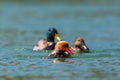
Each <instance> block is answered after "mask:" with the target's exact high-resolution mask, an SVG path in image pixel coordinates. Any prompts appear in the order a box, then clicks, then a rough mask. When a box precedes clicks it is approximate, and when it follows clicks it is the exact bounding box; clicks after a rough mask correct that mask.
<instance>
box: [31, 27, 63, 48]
mask: <svg viewBox="0 0 120 80" xmlns="http://www.w3.org/2000/svg"><path fill="white" fill-rule="evenodd" d="M46 37H47V39H42V40H40V41H38V43H37V45H35V46H34V48H33V50H53V49H54V47H55V42H54V39H57V40H58V41H61V40H62V39H61V38H60V37H59V35H58V32H57V30H56V29H55V28H49V29H48V31H47V34H46Z"/></svg>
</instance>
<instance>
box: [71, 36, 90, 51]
mask: <svg viewBox="0 0 120 80" xmlns="http://www.w3.org/2000/svg"><path fill="white" fill-rule="evenodd" d="M70 49H71V50H72V52H73V53H81V52H89V48H88V47H87V46H86V44H85V42H84V40H83V38H81V37H77V38H75V40H74V44H73V45H72V46H71V47H70Z"/></svg>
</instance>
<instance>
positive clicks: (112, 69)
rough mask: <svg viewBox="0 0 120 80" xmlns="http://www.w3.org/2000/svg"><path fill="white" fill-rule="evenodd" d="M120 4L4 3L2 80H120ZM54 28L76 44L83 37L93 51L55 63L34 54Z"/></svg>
mask: <svg viewBox="0 0 120 80" xmlns="http://www.w3.org/2000/svg"><path fill="white" fill-rule="evenodd" d="M119 2H120V1H119V0H114V1H112V0H110V1H109V2H108V1H107V0H101V1H94V0H92V1H70V2H69V3H68V2H67V1H66V2H64V3H62V2H60V1H58V2H53V3H52V2H49V1H48V2H44V1H43V2H39V1H38V2H29V3H28V2H20V3H19V2H2V3H0V44H1V45H0V80H40V79H42V80H63V79H65V80H78V79H81V80H119V79H120V67H119V66H120V62H119V61H120V58H119V57H120V43H119V41H120V37H119V35H120V32H119V31H120V28H119V25H120V6H119ZM49 27H55V28H57V29H58V31H59V34H60V36H61V37H62V38H63V39H64V40H67V41H68V42H69V44H70V45H72V43H73V41H74V38H75V37H77V36H80V37H83V38H84V40H85V42H86V44H87V46H88V47H89V48H90V50H91V52H90V53H88V54H76V55H73V57H72V58H69V59H68V60H69V61H70V62H71V63H67V62H61V63H56V64H55V63H53V60H54V59H51V58H49V57H47V55H48V54H49V51H48V52H46V51H32V48H33V46H34V45H35V44H36V43H37V41H38V40H39V39H41V38H45V33H46V31H47V30H48V28H49Z"/></svg>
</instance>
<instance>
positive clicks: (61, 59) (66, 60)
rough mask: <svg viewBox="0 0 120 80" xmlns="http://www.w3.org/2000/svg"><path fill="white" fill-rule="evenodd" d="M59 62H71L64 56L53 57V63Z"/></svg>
mask: <svg viewBox="0 0 120 80" xmlns="http://www.w3.org/2000/svg"><path fill="white" fill-rule="evenodd" d="M60 62H67V63H70V64H72V63H73V62H72V61H70V60H69V59H66V58H55V59H54V60H53V63H60Z"/></svg>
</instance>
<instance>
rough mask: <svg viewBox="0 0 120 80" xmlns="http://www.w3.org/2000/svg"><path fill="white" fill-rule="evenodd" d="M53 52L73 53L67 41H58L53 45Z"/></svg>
mask: <svg viewBox="0 0 120 80" xmlns="http://www.w3.org/2000/svg"><path fill="white" fill-rule="evenodd" d="M54 51H55V53H56V54H57V53H58V54H59V53H67V54H73V52H72V51H71V50H70V48H69V44H68V42H67V41H59V42H57V44H56V45H55V50H54Z"/></svg>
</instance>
